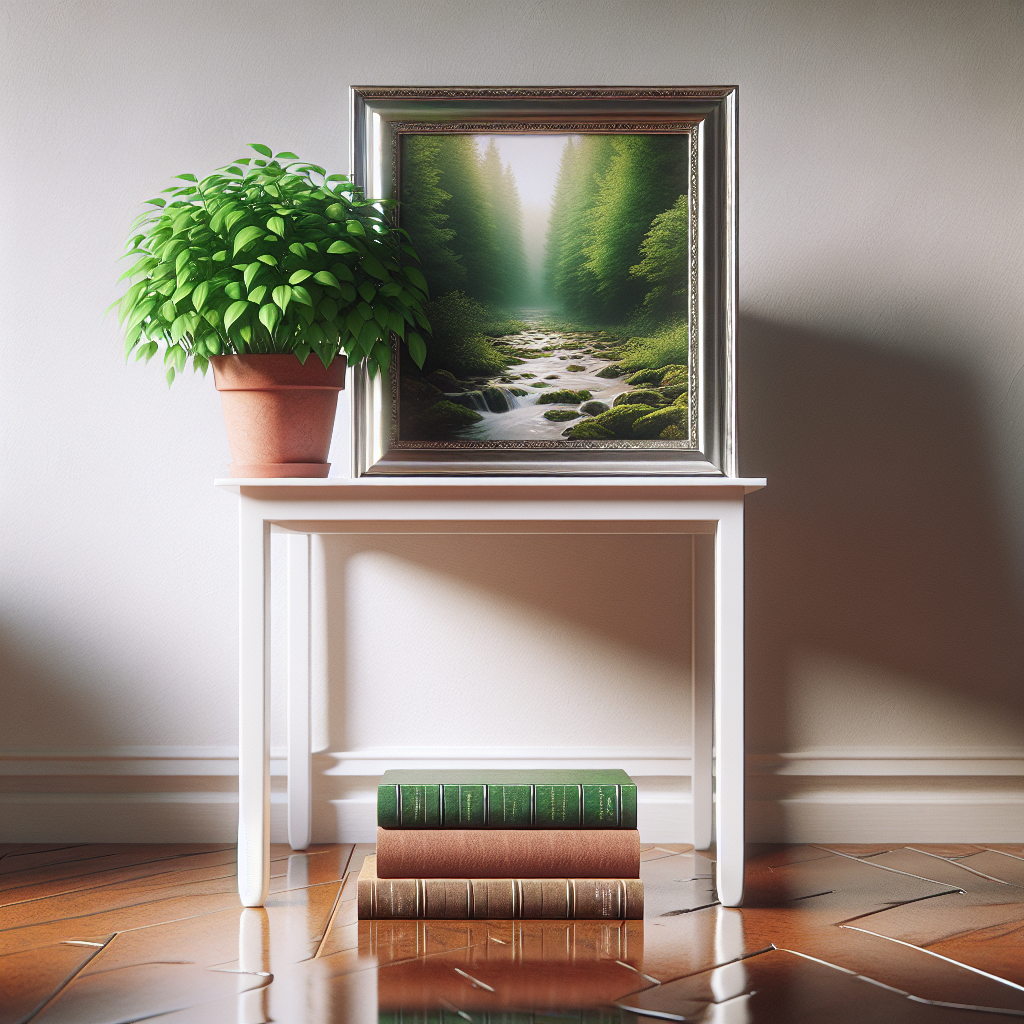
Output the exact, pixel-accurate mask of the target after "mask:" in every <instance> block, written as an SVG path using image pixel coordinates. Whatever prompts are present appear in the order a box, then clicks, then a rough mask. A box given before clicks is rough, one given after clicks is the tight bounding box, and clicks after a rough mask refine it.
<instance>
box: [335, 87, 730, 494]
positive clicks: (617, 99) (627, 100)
mask: <svg viewBox="0 0 1024 1024" xmlns="http://www.w3.org/2000/svg"><path fill="white" fill-rule="evenodd" d="M737 93H738V90H737V88H736V87H735V86H702V87H675V86H668V87H657V88H655V87H584V86H579V87H560V88H547V87H529V88H527V87H508V88H499V87H435V86H353V87H352V89H351V110H350V115H351V125H352V136H351V144H352V148H351V166H352V174H353V180H354V181H355V183H356V184H357V185H358V186H359V187H360V188H361V189H362V190H363V191H364V193H365V194H366V195H368V196H370V197H371V198H374V199H394V200H400V198H401V181H400V160H399V156H400V154H399V147H400V145H401V142H402V139H403V138H404V137H405V136H407V135H408V134H410V133H426V132H431V133H436V132H442V133H451V132H456V133H457V132H462V133H492V134H493V133H499V132H511V133H529V132H547V133H567V132H568V133H574V134H585V133H591V132H592V133H605V134H607V133H616V134H628V133H655V132H667V131H670V132H677V133H687V134H689V137H690V144H689V152H690V167H689V189H690V194H689V203H690V207H689V209H690V216H689V219H690V228H689V231H690V238H689V247H690V257H691V258H690V275H691V282H690V284H691V289H690V306H689V314H688V315H689V332H690V333H689V337H690V364H689V365H690V374H689V381H690V383H689V387H690V405H689V418H690V424H689V437H688V438H687V439H686V440H684V441H671V442H666V441H639V440H634V441H571V440H568V439H566V440H552V441H532V442H531V441H503V442H499V441H493V442H480V441H477V442H461V443H459V442H452V441H437V442H430V441H413V442H410V441H403V440H401V439H400V437H399V402H400V396H399V388H398V367H399V363H398V358H399V346H398V339H397V338H396V337H394V336H392V344H393V352H394V355H395V359H393V361H392V368H391V371H390V372H389V373H388V374H387V375H384V376H380V375H378V376H376V377H373V378H371V377H370V375H369V373H368V372H367V371H366V370H365V369H363V368H361V367H359V368H356V369H355V370H353V380H352V394H353V400H352V410H353V442H354V446H353V447H354V450H353V455H354V464H353V470H354V472H355V475H357V476H366V475H372V476H406V475H421V476H447V475H461V476H477V475H480V476H502V475H505V476H514V475H518V476H523V475H532V476H579V475H582V476H622V475H635V476H647V475H679V476H694V475H704V476H725V477H734V476H737V475H738V470H737V455H736V394H735V388H736V383H735V361H736V360H735V323H736V287H737V285H736V273H737V255H736V249H737V193H736V174H737V171H736V160H737ZM397 218H398V223H399V225H400V224H401V219H400V218H401V204H400V202H399V205H398V208H397ZM694 369H696V372H694Z"/></svg>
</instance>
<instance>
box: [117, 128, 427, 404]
mask: <svg viewBox="0 0 1024 1024" xmlns="http://www.w3.org/2000/svg"><path fill="white" fill-rule="evenodd" d="M251 148H252V149H254V150H255V151H256V152H257V153H258V154H259V158H252V157H245V158H243V159H241V160H235V161H234V162H233V163H231V164H228V165H227V166H225V167H221V168H219V169H218V171H217V172H216V173H214V174H211V175H209V176H207V177H205V178H203V179H202V180H199V179H197V178H196V176H195V175H194V174H179V175H178V179H179V180H181V181H184V182H185V183H186V184H184V185H181V186H178V185H175V186H172V187H171V188H168V189H164V192H165V193H170V198H169V199H164V198H162V197H161V198H156V199H150V200H149V205H151V206H154V207H156V209H155V210H147V211H146V212H145V213H143V214H142V215H141V216H140V217H138V218H137V219H136V221H135V222H134V224H133V225H132V229H133V231H135V232H138V233H137V234H134V235H133V237H132V238H131V239H129V241H128V252H127V253H126V254H125V257H124V258H134V259H136V262H135V263H134V265H133V266H132V267H131V268H130V269H129V270H128V271H126V272H125V273H124V274H122V275H121V278H120V280H124V279H125V278H128V279H129V280H130V281H131V283H130V286H129V288H128V290H127V291H126V292H125V294H124V295H122V296H121V298H120V299H118V300H117V302H115V303H114V305H115V306H117V307H118V313H119V319H120V322H121V323H122V324H123V325H124V329H125V358H126V359H127V358H128V356H130V355H131V353H132V352H133V351H134V352H135V353H136V359H145V360H146V361H147V362H148V361H149V360H150V359H151V358H152V357H153V356H154V355H156V354H157V352H158V351H159V350H160V348H161V347H163V349H164V365H165V366H166V367H167V383H168V384H170V383H172V382H173V380H174V377H175V374H176V373H181V372H182V370H183V369H184V368H185V364H186V363H187V362H188V360H189V359H191V360H192V363H193V367H194V368H195V369H197V370H200V371H202V372H203V373H204V374H205V373H206V369H207V366H208V365H209V359H210V357H211V356H216V355H227V354H232V353H237V354H246V353H254V354H255V353H268V352H294V353H295V355H296V356H297V357H298V358H299V359H300V360H301V361H302V362H305V361H306V358H307V357H308V356H309V354H310V353H314V354H315V355H316V356H317V357H319V359H320V360H321V361H322V362H323V363H324V365H325V366H327V365H329V364H330V362H331V360H332V359H334V358H335V356H337V355H338V354H339V352H344V353H345V354H346V356H347V357H348V359H349V361H350V362H351V363H354V364H356V363H359V362H361V361H362V360H364V359H365V360H366V362H367V365H368V368H369V370H370V372H371V374H374V373H376V372H377V371H378V370H382V371H386V370H387V368H388V366H389V364H390V361H391V347H390V344H389V339H390V335H391V333H392V332H393V333H394V334H396V335H398V337H399V338H400V339H402V340H403V341H404V342H405V344H406V346H407V347H408V350H409V355H410V356H411V357H412V359H413V361H414V362H415V363H416V364H417V365H418V366H421V367H422V365H423V361H424V359H425V357H426V352H427V349H426V344H425V342H424V340H423V336H422V335H421V334H420V331H421V330H422V331H425V332H429V331H430V324H429V322H428V320H427V317H426V314H425V313H424V310H423V303H425V302H426V300H427V283H426V280H425V279H424V277H423V274H422V273H421V272H420V270H419V268H418V267H416V266H414V263H416V262H418V258H417V256H416V253H415V251H414V250H413V249H412V247H411V246H410V245H409V238H408V235H407V234H406V232H404V231H402V230H401V229H400V228H396V227H394V226H392V225H391V224H390V223H389V220H388V216H387V213H386V210H387V208H388V207H389V206H390V205H392V204H391V203H390V201H387V200H378V201H374V200H370V199H366V198H365V197H364V196H363V195H362V194H361V192H360V191H359V189H358V188H357V187H356V186H355V185H354V184H352V182H351V181H349V179H348V178H346V177H345V176H344V175H342V174H327V173H326V171H325V170H324V169H323V168H322V167H318V166H317V165H316V164H309V163H303V162H302V161H300V160H299V158H298V157H297V156H296V155H295V154H294V153H278V154H276V156H275V155H274V154H273V153H272V152H271V150H270V149H269V148H268V147H267V146H263V145H257V144H254V145H252V146H251ZM282 161H283V162H282ZM111 308H113V307H111Z"/></svg>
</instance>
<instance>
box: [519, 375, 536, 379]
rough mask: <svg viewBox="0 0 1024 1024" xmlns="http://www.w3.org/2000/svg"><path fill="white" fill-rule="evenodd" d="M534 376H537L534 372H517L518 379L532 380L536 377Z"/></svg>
mask: <svg viewBox="0 0 1024 1024" xmlns="http://www.w3.org/2000/svg"><path fill="white" fill-rule="evenodd" d="M536 376H537V374H535V373H521V374H519V379H520V380H533V378H534V377H536Z"/></svg>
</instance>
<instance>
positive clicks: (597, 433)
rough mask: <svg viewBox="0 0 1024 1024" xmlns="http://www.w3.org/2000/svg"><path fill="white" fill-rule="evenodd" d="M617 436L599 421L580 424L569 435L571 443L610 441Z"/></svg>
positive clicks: (586, 421)
mask: <svg viewBox="0 0 1024 1024" xmlns="http://www.w3.org/2000/svg"><path fill="white" fill-rule="evenodd" d="M614 436H615V435H614V434H613V433H612V432H611V431H610V430H606V429H605V428H604V427H602V426H601V425H600V424H599V423H598V422H597V420H584V421H583V422H582V423H578V424H577V425H576V426H575V427H573V429H572V433H570V434H569V440H570V441H610V440H611V439H612V438H613V437H614Z"/></svg>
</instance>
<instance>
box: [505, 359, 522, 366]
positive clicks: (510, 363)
mask: <svg viewBox="0 0 1024 1024" xmlns="http://www.w3.org/2000/svg"><path fill="white" fill-rule="evenodd" d="M525 362H526V360H525V359H516V358H512V359H506V360H505V365H506V366H522V364H523V363H525Z"/></svg>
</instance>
